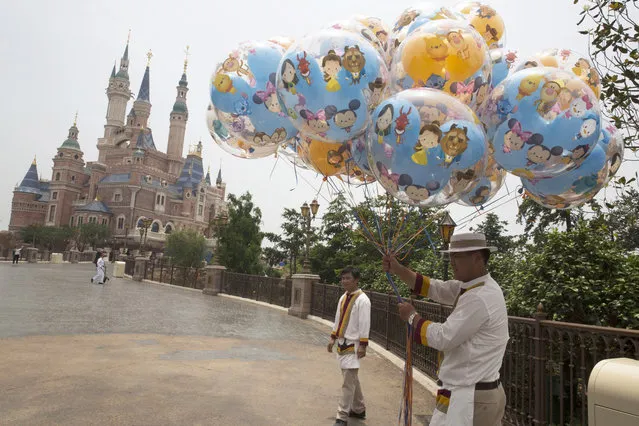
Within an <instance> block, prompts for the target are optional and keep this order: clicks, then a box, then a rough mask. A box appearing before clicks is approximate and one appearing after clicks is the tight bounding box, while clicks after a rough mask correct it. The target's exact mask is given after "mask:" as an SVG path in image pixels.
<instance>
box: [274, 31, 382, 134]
mask: <svg viewBox="0 0 639 426" xmlns="http://www.w3.org/2000/svg"><path fill="white" fill-rule="evenodd" d="M387 79H388V71H387V69H386V65H385V64H384V59H383V58H382V57H381V55H380V54H379V53H378V52H377V51H376V50H375V48H374V47H373V46H372V45H371V44H370V43H369V42H368V41H367V40H366V39H364V38H363V37H362V36H360V35H358V34H355V33H353V32H349V31H344V30H337V29H326V30H322V31H320V32H318V33H315V34H313V35H311V36H308V37H305V38H304V39H302V40H299V41H298V42H296V43H295V44H293V46H291V48H290V49H288V50H287V51H286V53H285V54H284V57H283V58H282V60H281V62H280V65H279V69H278V73H277V90H278V93H279V96H280V99H281V100H282V102H283V104H284V105H285V107H286V110H287V111H288V113H289V116H290V118H291V119H292V121H293V123H294V125H295V126H296V127H297V128H298V129H299V130H300V131H303V132H304V133H305V134H306V135H307V136H309V137H311V138H312V139H317V140H322V141H325V142H332V141H340V142H341V141H346V140H349V139H352V138H354V137H357V136H358V135H360V134H362V133H364V132H365V131H366V126H367V125H368V122H369V120H370V116H369V114H370V111H371V110H372V109H373V108H374V107H375V106H376V105H377V104H378V103H379V102H380V101H381V99H383V97H384V90H385V88H386V84H387Z"/></svg>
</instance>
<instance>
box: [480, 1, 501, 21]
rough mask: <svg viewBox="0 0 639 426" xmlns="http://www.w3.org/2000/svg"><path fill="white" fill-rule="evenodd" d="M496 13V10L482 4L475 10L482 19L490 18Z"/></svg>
mask: <svg viewBox="0 0 639 426" xmlns="http://www.w3.org/2000/svg"><path fill="white" fill-rule="evenodd" d="M495 15H497V11H496V10H495V9H493V8H492V7H490V6H487V5H485V4H482V5H481V6H479V9H478V10H477V16H478V17H480V18H483V19H490V18H492V17H493V16H495Z"/></svg>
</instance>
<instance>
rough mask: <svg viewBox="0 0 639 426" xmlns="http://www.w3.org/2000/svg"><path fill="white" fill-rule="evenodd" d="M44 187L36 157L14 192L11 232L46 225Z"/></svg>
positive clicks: (10, 221) (10, 223)
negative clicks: (36, 225)
mask: <svg viewBox="0 0 639 426" xmlns="http://www.w3.org/2000/svg"><path fill="white" fill-rule="evenodd" d="M42 186H43V185H42V182H40V181H39V179H38V165H37V163H36V159H35V157H34V158H33V162H32V163H31V166H30V167H29V170H27V173H26V174H25V175H24V179H22V182H21V183H20V184H19V185H16V187H15V189H14V190H13V201H12V202H11V219H10V220H9V231H19V230H20V229H21V228H24V227H26V226H29V225H33V224H39V225H42V224H44V219H45V216H46V214H47V209H46V207H47V204H46V201H43V198H44V195H45V192H46V191H45V190H43V188H42ZM45 189H46V188H45Z"/></svg>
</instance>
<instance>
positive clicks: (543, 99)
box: [479, 68, 601, 179]
mask: <svg viewBox="0 0 639 426" xmlns="http://www.w3.org/2000/svg"><path fill="white" fill-rule="evenodd" d="M479 115H480V118H481V120H482V121H483V123H484V124H485V125H486V129H487V134H488V139H489V142H490V144H491V146H492V149H493V151H494V157H495V160H496V161H497V163H499V165H500V166H502V167H503V168H504V169H506V170H508V171H509V172H511V173H513V174H514V175H517V176H520V177H524V178H528V179H533V178H544V177H552V176H557V175H559V174H561V173H563V172H566V171H568V170H570V169H572V168H574V167H576V166H577V165H578V164H579V162H580V161H581V160H582V159H583V158H584V157H586V156H587V155H588V154H589V153H590V152H591V151H592V149H593V148H594V147H595V145H596V143H597V140H598V138H599V133H600V131H601V130H600V126H601V124H600V121H601V112H600V110H599V105H598V103H597V102H596V98H595V95H594V93H593V92H592V90H590V87H588V85H587V84H586V83H584V82H583V81H582V80H581V79H579V78H578V77H576V76H575V75H574V74H573V73H568V72H565V71H561V70H558V69H555V68H533V69H526V70H522V71H519V72H516V73H514V74H511V75H510V76H509V77H508V78H506V79H505V80H504V81H503V82H501V84H499V85H498V86H497V87H495V89H494V90H493V91H492V93H491V94H490V96H489V97H488V100H487V101H486V102H485V103H484V104H483V105H482V107H481V109H480V111H479Z"/></svg>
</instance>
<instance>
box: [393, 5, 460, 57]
mask: <svg viewBox="0 0 639 426" xmlns="http://www.w3.org/2000/svg"><path fill="white" fill-rule="evenodd" d="M441 19H462V17H461V16H460V15H458V14H456V13H455V12H453V11H452V10H450V9H448V8H447V7H442V6H438V5H436V4H434V3H430V2H423V3H420V4H418V5H417V6H415V7H409V8H408V9H406V10H404V11H403V12H402V14H401V15H400V16H399V18H397V21H395V25H394V26H393V31H392V36H391V49H397V48H398V47H399V45H400V44H401V43H402V42H403V41H404V40H405V39H406V37H407V36H408V35H409V34H410V33H412V32H413V31H415V30H416V29H418V28H419V27H421V26H422V25H424V24H427V23H428V22H431V21H437V20H441Z"/></svg>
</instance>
